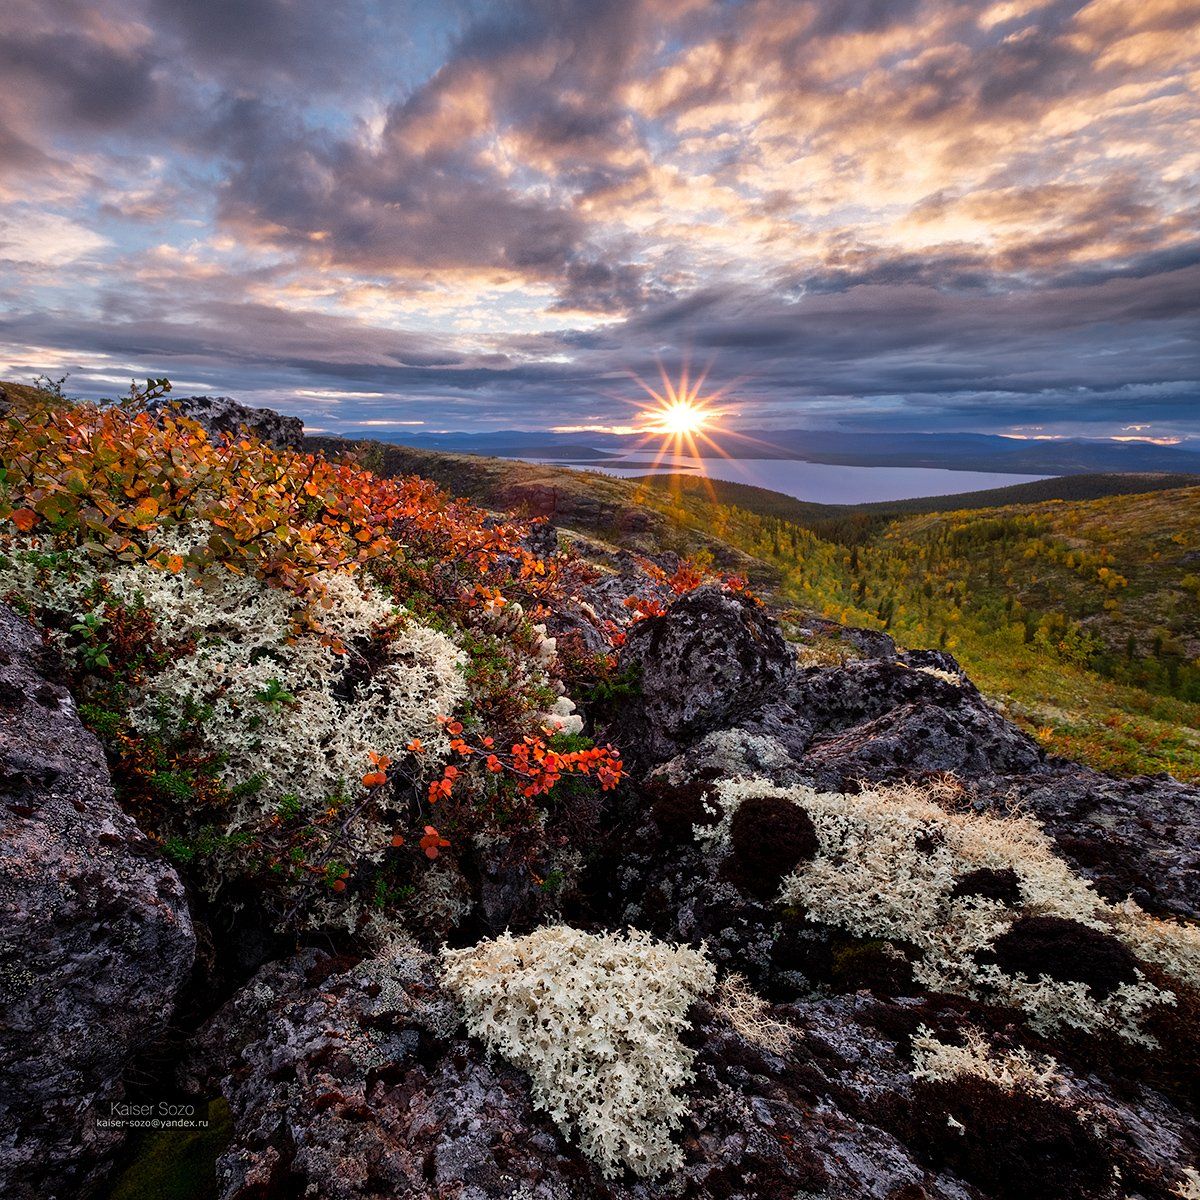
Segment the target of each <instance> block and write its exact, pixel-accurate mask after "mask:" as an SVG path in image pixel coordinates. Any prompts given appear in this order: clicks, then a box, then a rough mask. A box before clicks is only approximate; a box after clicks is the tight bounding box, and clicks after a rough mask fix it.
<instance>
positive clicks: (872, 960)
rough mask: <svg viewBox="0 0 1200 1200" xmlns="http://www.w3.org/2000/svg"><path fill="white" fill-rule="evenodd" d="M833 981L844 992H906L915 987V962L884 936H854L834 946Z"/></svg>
mask: <svg viewBox="0 0 1200 1200" xmlns="http://www.w3.org/2000/svg"><path fill="white" fill-rule="evenodd" d="M831 959H832V961H831V963H830V973H829V982H830V983H831V984H832V985H833V986H834V988H836V989H837V990H838V991H841V992H857V991H863V990H866V991H871V992H874V993H875V994H876V995H880V996H903V995H908V994H911V992H912V990H913V973H912V963H911V962H910V961H909V959H908V957H907V956H906V955H905V954H904V952H903V951H901V950H899V949H897V948H896V947H895V946H894V945H893V944H892V943H891V942H889V941H886V940H884V939H882V938H867V939H858V938H856V939H854V940H853V941H852V942H847V943H846V944H844V945H841V946H838V947H836V948H835V949H834V950H833V953H832V956H831Z"/></svg>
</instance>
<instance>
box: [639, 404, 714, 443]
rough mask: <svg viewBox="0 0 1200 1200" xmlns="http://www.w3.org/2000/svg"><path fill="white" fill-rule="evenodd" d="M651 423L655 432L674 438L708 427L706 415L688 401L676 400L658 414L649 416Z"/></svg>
mask: <svg viewBox="0 0 1200 1200" xmlns="http://www.w3.org/2000/svg"><path fill="white" fill-rule="evenodd" d="M650 419H651V422H652V424H653V426H654V427H655V429H656V430H658V431H661V432H662V433H670V434H674V435H675V436H676V437H679V436H682V435H684V434H692V433H699V432H700V431H701V430H703V429H705V428H706V427H707V426H708V423H709V418H708V414H707V413H706V412H705V411H704V409H703V408H701V407H700V406H699V405H697V404H693V403H692V402H691V401H690V400H676V401H675V403H674V404H668V405H666V407H664V408H662V409H661V410H660V411H659V412H657V413H653V414H651V418H650Z"/></svg>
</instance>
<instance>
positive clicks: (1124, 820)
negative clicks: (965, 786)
mask: <svg viewBox="0 0 1200 1200" xmlns="http://www.w3.org/2000/svg"><path fill="white" fill-rule="evenodd" d="M970 792H971V795H972V797H973V798H974V800H975V802H976V805H977V806H978V807H979V808H981V809H999V810H1000V811H1007V810H1009V809H1018V808H1019V809H1020V810H1022V811H1024V812H1028V813H1030V814H1032V815H1033V816H1035V817H1037V818H1038V820H1040V821H1041V823H1042V825H1043V827H1044V828H1045V830H1046V832H1047V833H1048V834H1049V835H1050V836H1051V837H1052V838H1054V840H1055V842H1056V843H1057V844H1058V848H1059V850H1060V851H1061V852H1062V854H1063V856H1064V857H1065V858H1067V859H1068V860H1069V861H1070V862H1071V863H1072V865H1073V866H1074V867H1075V868H1076V870H1078V871H1079V872H1080V873H1081V874H1082V875H1085V876H1086V877H1087V878H1088V879H1090V880H1092V882H1093V883H1095V885H1096V887H1097V889H1098V890H1099V891H1100V892H1101V894H1103V895H1104V896H1105V897H1107V898H1108V899H1109V900H1113V901H1118V902H1119V901H1122V900H1124V899H1125V898H1126V897H1127V896H1132V897H1133V899H1134V900H1136V901H1137V903H1138V904H1140V905H1141V906H1142V907H1143V908H1145V909H1146V910H1147V911H1149V912H1155V913H1160V914H1164V915H1175V916H1184V917H1190V918H1192V919H1197V918H1200V789H1198V788H1195V787H1190V786H1189V785H1187V784H1184V783H1179V782H1178V781H1177V780H1174V779H1171V778H1170V777H1169V776H1141V777H1139V778H1136V779H1115V778H1113V777H1112V776H1111V775H1102V774H1101V773H1100V772H1099V771H1092V770H1089V769H1088V768H1087V767H1082V766H1079V765H1078V764H1077V763H1067V762H1063V761H1061V760H1056V761H1055V762H1054V763H1053V764H1052V767H1051V769H1050V770H1048V771H1045V772H1042V773H1040V774H1037V775H1033V776H1028V775H1025V776H1022V775H1008V774H1000V775H992V776H983V777H981V778H979V779H976V780H974V781H973V782H972V783H971V785H970Z"/></svg>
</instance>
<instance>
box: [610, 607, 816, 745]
mask: <svg viewBox="0 0 1200 1200" xmlns="http://www.w3.org/2000/svg"><path fill="white" fill-rule="evenodd" d="M619 665H620V669H621V670H622V671H624V672H630V673H632V674H634V675H636V676H637V678H638V679H639V680H640V688H641V690H640V695H639V696H638V697H636V698H634V699H632V700H630V701H629V702H628V703H627V704H626V706H625V708H624V711H623V713H622V714H621V718H620V721H619V729H618V730H614V733H616V736H617V740H618V744H619V745H621V746H622V747H623V748H624V749H625V753H626V754H627V755H628V756H630V757H631V758H636V759H641V760H642V761H647V762H662V761H664V760H665V759H668V758H671V757H673V756H674V755H675V754H676V753H678V752H679V751H680V750H681V749H683V748H685V747H687V746H688V745H691V744H693V743H695V742H698V741H700V740H701V739H702V738H703V737H704V736H705V735H706V734H709V733H712V732H713V731H715V730H719V729H728V728H731V727H732V726H734V725H739V724H744V723H745V721H746V719H748V718H752V717H753V715H754V714H755V713H758V712H761V711H762V710H764V709H765V708H767V707H768V706H770V705H773V704H776V703H778V701H779V700H780V699H781V697H782V696H784V695H785V694H786V692H787V689H788V685H789V683H790V682H791V679H792V676H793V674H794V667H793V656H792V652H791V650H790V649H789V647H788V644H787V642H786V641H785V640H784V638H783V634H782V633H781V632H780V629H779V624H778V622H777V621H776V620H775V618H774V617H772V616H771V615H770V613H769V612H768V611H767V610H766V609H765V608H764V607H762V606H761V605H760V604H758V603H757V602H756V601H754V600H752V599H750V598H749V597H747V596H745V595H742V594H740V593H737V592H731V591H727V590H725V589H723V588H721V587H719V586H718V585H716V584H705V585H704V586H703V587H699V588H696V590H695V591H692V592H688V593H687V594H686V595H684V596H681V597H680V598H679V599H678V600H676V601H675V603H674V604H672V605H671V607H670V608H669V609H668V610H667V612H666V614H665V615H663V616H661V617H650V618H647V619H646V620H643V621H639V622H638V623H637V624H636V625H634V626H633V627H632V628H631V629H630V630H629V633H628V635H627V638H626V642H625V645H624V647H623V648H622V651H621V656H620V660H619ZM777 716H778V714H776V717H777ZM778 724H779V722H778V721H776V722H774V725H778ZM767 725H768V726H772V722H770V721H768V722H767ZM762 732H764V733H766V734H768V735H772V736H773V735H774V734H775V733H776V732H777V729H776V728H774V727H768V728H764V729H763V730H762ZM803 736H804V739H805V740H806V738H807V729H805V731H804V735H803Z"/></svg>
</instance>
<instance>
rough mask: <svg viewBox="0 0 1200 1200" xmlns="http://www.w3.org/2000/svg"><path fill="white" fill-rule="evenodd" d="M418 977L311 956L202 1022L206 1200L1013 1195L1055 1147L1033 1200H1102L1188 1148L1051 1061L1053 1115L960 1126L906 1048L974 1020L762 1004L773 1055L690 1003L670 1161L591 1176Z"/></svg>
mask: <svg viewBox="0 0 1200 1200" xmlns="http://www.w3.org/2000/svg"><path fill="white" fill-rule="evenodd" d="M437 978H438V976H437V972H436V970H435V969H434V964H433V961H432V960H431V959H430V957H429V956H428V955H426V954H424V953H423V952H422V951H420V950H418V949H417V948H416V947H415V946H411V945H393V946H391V947H390V948H388V949H387V950H384V951H382V952H381V953H379V954H377V955H375V956H373V957H370V958H367V959H365V960H363V961H361V962H358V963H357V964H347V963H346V962H344V961H342V960H339V959H337V958H334V957H330V956H328V955H325V954H323V953H322V952H319V951H315V950H310V951H305V952H303V953H301V954H300V955H299V956H297V957H296V958H294V959H291V960H289V961H288V962H286V963H281V964H275V965H272V966H270V967H267V968H265V969H264V970H263V971H261V972H260V973H259V975H258V976H257V977H256V978H255V979H254V980H253V981H252V982H251V983H250V984H249V985H248V986H247V987H246V988H245V989H244V990H243V991H242V992H240V993H239V994H238V995H237V996H236V997H235V998H234V999H233V1000H232V1001H230V1003H229V1004H228V1005H226V1007H225V1008H224V1009H223V1010H222V1011H221V1012H219V1013H218V1014H217V1015H216V1016H215V1017H214V1018H213V1019H212V1020H211V1021H210V1022H209V1023H208V1025H207V1026H206V1027H205V1029H204V1030H203V1031H202V1032H201V1034H200V1036H199V1037H198V1039H197V1041H196V1044H195V1053H194V1058H193V1061H192V1063H191V1064H190V1065H189V1067H188V1068H187V1069H186V1070H185V1073H184V1080H183V1082H184V1083H185V1084H187V1085H188V1086H189V1087H191V1088H199V1089H205V1088H208V1089H212V1088H214V1087H217V1086H219V1087H220V1088H221V1089H222V1090H223V1091H224V1093H225V1095H226V1098H227V1099H228V1100H229V1103H230V1107H231V1110H232V1113H233V1120H234V1129H235V1133H234V1140H233V1143H232V1144H231V1145H230V1147H229V1148H228V1150H227V1151H226V1153H225V1154H224V1155H223V1156H222V1158H221V1160H220V1162H219V1164H218V1179H219V1189H218V1194H219V1195H220V1196H221V1197H222V1200H250V1198H251V1197H253V1198H257V1197H260V1196H292V1195H296V1196H299V1195H315V1196H321V1197H328V1198H329V1200H365V1198H367V1197H376V1196H381V1195H386V1196H389V1197H394V1198H395V1200H427V1198H429V1197H435V1196H437V1197H443V1196H455V1197H464V1198H470V1200H512V1198H513V1197H529V1198H532V1200H666V1198H667V1197H676V1198H681V1200H770V1198H772V1197H779V1198H785V1197H786V1198H788V1200H792V1198H797V1197H809V1196H813V1197H815V1196H830V1197H846V1198H850V1197H854V1198H856V1200H858V1198H863V1200H866V1198H873V1200H900V1198H903V1200H909V1198H913V1200H915V1198H917V1197H923V1198H924V1200H974V1198H975V1197H978V1196H981V1195H994V1196H1002V1197H1004V1198H1005V1200H1015V1198H1016V1197H1017V1196H1019V1195H1020V1194H1021V1191H1020V1187H1021V1185H1022V1183H1025V1184H1028V1182H1029V1180H1028V1178H1027V1173H1028V1172H1029V1171H1032V1170H1036V1169H1038V1168H1039V1167H1042V1168H1043V1169H1044V1168H1047V1167H1049V1166H1050V1165H1051V1164H1052V1163H1053V1162H1054V1159H1053V1156H1054V1154H1055V1153H1056V1152H1057V1153H1061V1152H1062V1151H1063V1150H1064V1148H1073V1149H1074V1150H1075V1151H1076V1152H1077V1153H1076V1154H1075V1158H1074V1160H1067V1161H1060V1162H1058V1163H1057V1164H1055V1165H1056V1166H1057V1170H1056V1171H1055V1172H1054V1173H1053V1174H1050V1173H1047V1174H1046V1175H1045V1176H1043V1177H1039V1178H1038V1180H1037V1183H1036V1186H1037V1188H1038V1191H1037V1195H1038V1196H1039V1197H1045V1198H1051V1197H1054V1198H1058V1200H1084V1198H1094V1200H1101V1198H1102V1197H1104V1198H1108V1197H1113V1198H1115V1197H1116V1196H1117V1195H1118V1193H1117V1192H1116V1191H1115V1190H1114V1189H1113V1187H1112V1182H1111V1181H1112V1172H1113V1170H1114V1168H1116V1169H1119V1170H1120V1172H1121V1176H1122V1182H1123V1183H1124V1185H1125V1186H1126V1188H1128V1189H1130V1190H1129V1191H1128V1192H1127V1193H1120V1194H1130V1195H1141V1196H1147V1197H1149V1196H1160V1197H1164V1200H1165V1197H1166V1195H1167V1191H1166V1189H1167V1188H1168V1187H1169V1186H1170V1184H1171V1183H1172V1182H1173V1181H1175V1180H1176V1179H1177V1178H1178V1177H1179V1167H1178V1164H1179V1163H1181V1162H1184V1161H1186V1158H1187V1155H1188V1154H1189V1153H1190V1150H1191V1146H1192V1138H1193V1131H1192V1130H1191V1129H1190V1128H1189V1126H1188V1123H1187V1121H1186V1120H1183V1119H1181V1117H1180V1115H1179V1113H1178V1112H1177V1111H1176V1110H1175V1109H1174V1108H1173V1107H1172V1106H1171V1105H1170V1104H1168V1103H1165V1102H1164V1101H1163V1099H1162V1098H1161V1097H1160V1096H1158V1095H1157V1094H1156V1093H1154V1092H1153V1091H1151V1090H1149V1089H1146V1088H1142V1087H1139V1086H1137V1085H1136V1084H1131V1083H1129V1082H1126V1083H1125V1084H1124V1085H1123V1088H1122V1089H1121V1090H1119V1091H1118V1090H1114V1089H1113V1088H1111V1087H1109V1086H1106V1085H1105V1084H1103V1083H1101V1082H1100V1081H1099V1080H1098V1079H1097V1078H1095V1077H1094V1076H1093V1075H1091V1074H1089V1073H1088V1072H1087V1071H1086V1070H1081V1071H1076V1070H1075V1069H1074V1068H1072V1067H1071V1066H1070V1065H1065V1066H1063V1067H1062V1068H1061V1070H1060V1082H1059V1083H1058V1085H1057V1086H1058V1087H1059V1092H1060V1095H1059V1099H1058V1101H1057V1102H1055V1103H1053V1104H1052V1103H1047V1102H1045V1101H1042V1102H1040V1107H1039V1102H1037V1101H1036V1100H1035V1101H1034V1102H1032V1103H1030V1102H1027V1101H1025V1100H1023V1099H1021V1098H1018V1097H1008V1096H1006V1095H1005V1094H1004V1093H1002V1092H1000V1091H999V1090H998V1089H997V1094H996V1095H995V1096H990V1097H989V1098H990V1099H991V1100H992V1101H993V1102H994V1107H993V1108H992V1110H991V1111H989V1112H988V1113H987V1114H986V1117H987V1121H988V1122H989V1123H990V1128H989V1129H978V1130H976V1129H971V1130H964V1131H960V1130H959V1128H958V1127H956V1125H955V1123H954V1122H955V1121H957V1120H958V1117H957V1116H956V1115H955V1114H956V1113H957V1114H958V1115H959V1116H966V1115H968V1113H969V1112H970V1109H969V1107H968V1106H969V1104H970V1103H971V1101H972V1097H971V1096H970V1095H969V1094H963V1095H959V1094H958V1093H957V1092H955V1091H953V1090H947V1089H945V1088H937V1087H931V1086H929V1085H927V1084H925V1083H923V1082H921V1081H919V1080H917V1079H916V1078H914V1075H913V1063H912V1051H911V1039H912V1037H913V1035H914V1034H915V1033H916V1032H917V1030H918V1028H919V1027H921V1026H924V1027H926V1028H927V1029H928V1030H931V1031H938V1030H941V1029H943V1028H948V1029H956V1028H959V1027H961V1025H962V1024H963V1023H964V1022H970V1021H972V1020H974V1021H982V1020H985V1019H987V1014H986V1013H985V1012H984V1010H982V1009H980V1008H978V1006H972V1005H971V1004H970V1003H969V1002H966V1001H955V1000H952V999H951V998H949V997H937V998H933V999H931V1000H923V999H919V998H915V997H913V998H900V999H893V998H888V997H886V996H872V995H870V994H868V993H866V992H860V993H858V994H849V995H838V996H827V997H808V998H805V999H803V1000H797V1001H794V1002H791V1003H786V1004H779V1005H776V1006H774V1007H773V1008H772V1009H771V1010H770V1011H769V1013H768V1014H766V1015H768V1016H769V1019H770V1020H771V1021H772V1022H774V1023H775V1028H776V1030H780V1029H782V1030H783V1031H784V1033H783V1035H782V1036H783V1038H784V1043H785V1044H783V1045H781V1044H778V1043H775V1044H770V1043H764V1042H763V1041H761V1040H758V1039H757V1038H755V1037H754V1036H753V1034H752V1033H750V1032H748V1031H747V1030H746V1029H745V1028H742V1029H739V1028H738V1027H737V1026H736V1025H735V1024H734V1023H733V1022H732V1020H731V1017H730V1012H729V1010H728V1009H727V1008H724V1007H722V1006H721V1005H720V1004H719V1003H709V1002H700V1003H698V1004H696V1005H695V1006H693V1009H692V1012H691V1018H692V1028H691V1032H690V1034H689V1041H690V1042H691V1043H692V1044H693V1045H694V1046H695V1048H696V1049H697V1057H696V1061H695V1066H694V1070H695V1079H694V1080H693V1081H692V1082H691V1084H690V1085H689V1087H688V1096H689V1107H688V1113H687V1116H686V1118H685V1124H684V1127H683V1129H682V1130H681V1132H680V1138H681V1143H682V1145H683V1147H684V1163H683V1166H682V1168H681V1169H680V1171H679V1172H678V1173H677V1174H675V1175H674V1176H672V1177H667V1178H660V1179H656V1180H650V1181H637V1180H634V1179H633V1178H631V1177H625V1178H623V1179H619V1180H609V1181H605V1180H603V1179H602V1178H600V1176H599V1175H598V1173H597V1172H596V1170H595V1168H594V1167H593V1166H592V1165H591V1164H590V1163H589V1162H588V1161H587V1160H586V1159H585V1158H584V1157H583V1156H582V1155H581V1154H580V1153H579V1151H578V1150H577V1149H576V1148H575V1147H574V1146H573V1145H572V1144H571V1143H569V1142H567V1141H566V1140H564V1139H563V1137H562V1136H561V1135H560V1134H559V1132H558V1131H557V1130H556V1129H555V1127H554V1125H553V1124H552V1122H551V1121H550V1120H549V1118H548V1117H547V1116H546V1114H544V1113H542V1112H539V1111H537V1110H536V1109H534V1107H533V1105H532V1104H531V1102H530V1099H529V1089H528V1084H527V1081H526V1080H525V1078H524V1076H523V1075H522V1074H521V1073H520V1072H519V1071H516V1070H514V1069H512V1068H511V1067H508V1066H505V1065H504V1064H503V1063H502V1062H500V1061H489V1060H488V1059H487V1058H486V1057H485V1056H484V1055H483V1054H482V1053H481V1051H480V1049H479V1047H478V1046H477V1045H476V1044H474V1043H473V1042H471V1041H470V1040H468V1039H467V1038H466V1037H465V1034H464V1030H463V1029H462V1027H461V1026H460V1023H459V1016H458V1013H457V1011H456V1010H455V1007H454V1004H453V1003H452V1001H451V999H450V998H449V997H448V996H447V995H446V993H445V992H443V991H442V990H441V988H440V987H439V985H438V982H437ZM992 1019H993V1020H994V1018H992ZM1073 1112H1083V1113H1087V1114H1088V1117H1087V1119H1086V1120H1083V1119H1080V1118H1078V1117H1075V1116H1073V1115H1071V1113H1073ZM980 1115H981V1116H982V1115H983V1114H980ZM960 1124H961V1123H960ZM964 1134H965V1135H966V1138H967V1140H966V1141H964V1140H963V1139H964ZM997 1134H998V1135H999V1136H1000V1137H1001V1138H1002V1139H1003V1140H1002V1141H1001V1142H999V1143H997V1142H995V1141H993V1140H991V1139H992V1137H993V1136H995V1135H997ZM997 1177H998V1178H999V1181H1000V1186H998V1187H997V1186H996V1182H995V1181H996V1179H997ZM976 1189H979V1190H976Z"/></svg>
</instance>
